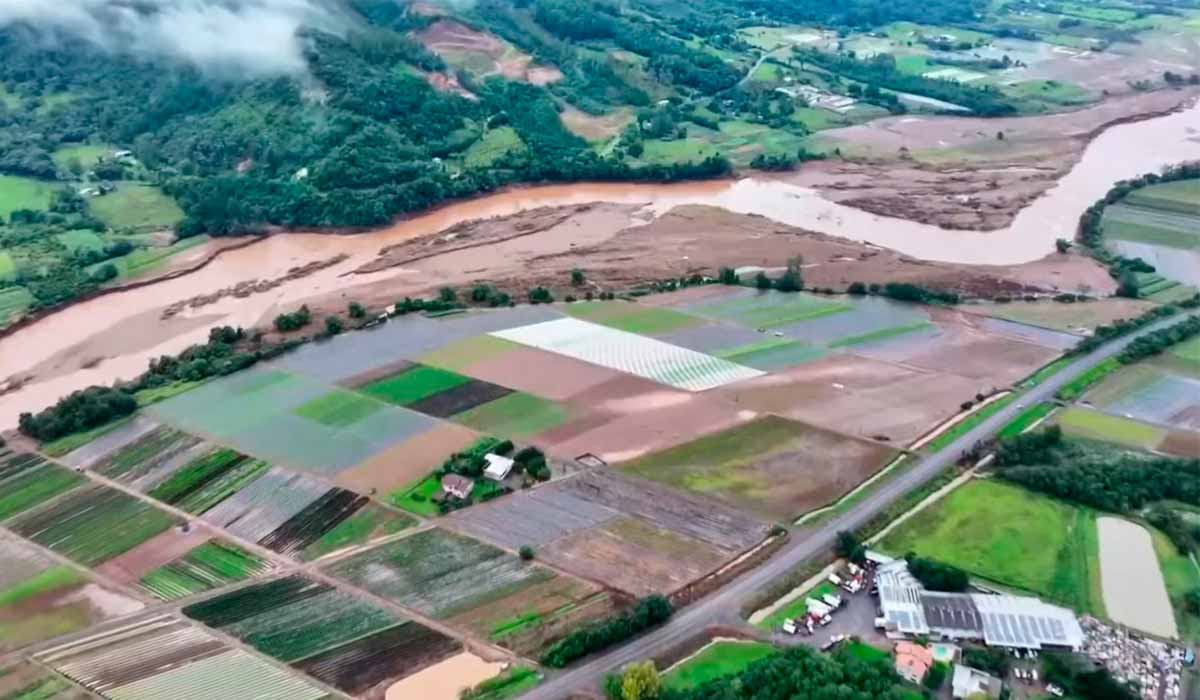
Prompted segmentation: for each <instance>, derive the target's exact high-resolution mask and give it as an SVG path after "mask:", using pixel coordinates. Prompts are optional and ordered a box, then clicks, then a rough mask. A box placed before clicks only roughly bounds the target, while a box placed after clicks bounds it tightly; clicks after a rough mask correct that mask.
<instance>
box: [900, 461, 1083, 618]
mask: <svg viewBox="0 0 1200 700" xmlns="http://www.w3.org/2000/svg"><path fill="white" fill-rule="evenodd" d="M879 547H880V548H881V549H882V550H884V551H886V552H887V553H889V554H892V555H895V556H904V555H905V554H907V553H908V552H915V553H916V554H918V555H920V556H923V557H928V558H931V559H935V560H937V561H941V562H945V563H947V564H951V565H953V566H957V567H959V568H961V569H964V570H966V571H968V572H970V573H971V574H972V575H974V576H978V577H980V578H983V579H986V580H989V581H992V582H995V583H998V584H1001V585H1004V586H1008V587H1012V588H1016V589H1020V590H1024V591H1029V592H1032V593H1035V594H1037V595H1040V596H1043V597H1045V598H1047V599H1048V600H1053V601H1057V602H1060V603H1063V604H1065V605H1068V606H1070V607H1071V608H1073V609H1075V610H1078V611H1080V612H1088V611H1101V610H1103V607H1102V606H1103V602H1102V600H1101V599H1100V597H1099V596H1098V591H1099V566H1098V563H1097V562H1098V557H1099V545H1098V537H1097V534H1096V522H1095V516H1094V514H1093V513H1092V512H1091V511H1089V510H1087V509H1085V508H1079V507H1076V506H1072V505H1069V504H1066V503H1063V502H1060V501H1056V500H1054V499H1051V498H1048V497H1046V496H1042V495H1039V494H1035V493H1032V492H1029V491H1026V490H1024V489H1022V488H1019V487H1017V486H1012V485H1010V484H1006V483H1004V482H1001V481H999V480H995V479H986V480H974V481H970V482H968V483H967V484H965V485H963V486H961V487H959V488H957V489H955V490H954V491H952V492H951V493H949V494H948V495H946V496H945V497H944V498H942V499H941V500H940V501H938V502H937V503H934V504H933V505H931V506H929V507H927V508H926V509H925V510H923V511H921V512H919V513H917V514H916V515H914V516H913V517H912V518H910V519H909V520H907V521H906V522H904V523H903V524H902V525H901V526H900V527H899V528H897V529H896V530H894V531H893V532H891V533H890V534H889V535H888V536H887V537H885V538H884V539H883V540H882V541H881V542H880V543H879Z"/></svg>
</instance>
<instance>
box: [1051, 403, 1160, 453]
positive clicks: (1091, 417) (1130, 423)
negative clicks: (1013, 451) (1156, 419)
mask: <svg viewBox="0 0 1200 700" xmlns="http://www.w3.org/2000/svg"><path fill="white" fill-rule="evenodd" d="M1055 423H1056V424H1057V425H1058V426H1059V427H1061V428H1062V429H1063V432H1064V433H1066V434H1067V435H1073V436H1075V437H1080V438H1085V439H1089V440H1101V441H1104V442H1111V443H1114V444H1117V445H1121V446H1123V447H1133V448H1141V449H1154V448H1156V447H1157V446H1158V445H1160V444H1162V442H1163V441H1164V440H1165V439H1166V437H1167V431H1166V430H1164V429H1163V428H1159V427H1156V426H1153V425H1147V424H1145V423H1139V422H1137V421H1134V420H1129V419H1128V418H1122V417H1120V416H1113V415H1109V414H1107V413H1100V412H1099V411H1092V410H1089V409H1086V408H1079V407H1072V408H1068V409H1067V410H1065V411H1063V412H1061V413H1059V414H1058V416H1057V418H1056V419H1055Z"/></svg>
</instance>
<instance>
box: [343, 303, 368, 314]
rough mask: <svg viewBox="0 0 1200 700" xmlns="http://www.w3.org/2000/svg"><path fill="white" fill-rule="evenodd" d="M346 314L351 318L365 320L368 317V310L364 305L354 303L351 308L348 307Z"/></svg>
mask: <svg viewBox="0 0 1200 700" xmlns="http://www.w3.org/2000/svg"><path fill="white" fill-rule="evenodd" d="M346 313H348V314H349V315H350V318H363V317H365V316H366V315H367V310H366V309H365V308H363V305H362V304H360V303H358V302H357V301H352V302H350V306H348V307H346Z"/></svg>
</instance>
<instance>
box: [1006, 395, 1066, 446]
mask: <svg viewBox="0 0 1200 700" xmlns="http://www.w3.org/2000/svg"><path fill="white" fill-rule="evenodd" d="M1053 412H1054V404H1052V403H1039V404H1037V405H1036V406H1031V407H1029V408H1027V409H1025V410H1024V411H1022V412H1021V414H1020V415H1018V416H1017V417H1016V418H1014V419H1013V420H1012V422H1011V423H1009V424H1008V425H1006V426H1004V427H1003V428H1001V429H1000V433H999V436H998V437H999V438H1000V439H1001V440H1003V439H1005V438H1010V437H1016V436H1017V435H1020V434H1021V433H1023V432H1025V431H1026V430H1028V429H1029V427H1030V426H1032V425H1033V424H1035V423H1037V422H1038V421H1040V420H1041V419H1043V418H1045V417H1046V416H1048V415H1050V414H1051V413H1053Z"/></svg>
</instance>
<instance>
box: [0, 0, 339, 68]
mask: <svg viewBox="0 0 1200 700" xmlns="http://www.w3.org/2000/svg"><path fill="white" fill-rule="evenodd" d="M331 3H332V0H0V25H8V24H12V23H22V24H26V25H28V26H31V27H33V28H34V29H35V30H42V31H46V30H54V31H55V32H56V33H58V34H60V35H61V34H66V35H67V36H70V37H74V38H79V39H82V40H84V41H88V42H90V43H92V44H95V45H97V46H99V47H102V48H104V49H107V50H110V51H121V52H129V53H133V54H138V55H144V56H163V57H170V58H174V59H177V60H180V61H184V62H187V63H190V64H193V65H195V66H197V67H199V68H201V69H203V70H205V71H209V72H214V73H219V74H222V75H226V76H231V77H232V76H245V77H257V76H264V75H286V74H298V73H303V72H304V71H305V62H304V53H303V51H304V43H303V41H304V40H303V38H302V37H301V36H299V35H298V33H297V32H298V30H299V29H300V28H301V27H305V26H307V27H314V28H318V29H322V30H325V31H333V32H338V31H340V30H341V29H342V28H343V27H344V25H345V22H346V20H345V17H344V16H343V15H342V14H341V12H340V11H339V10H338V9H337V8H336V6H334V5H333V4H331Z"/></svg>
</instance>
